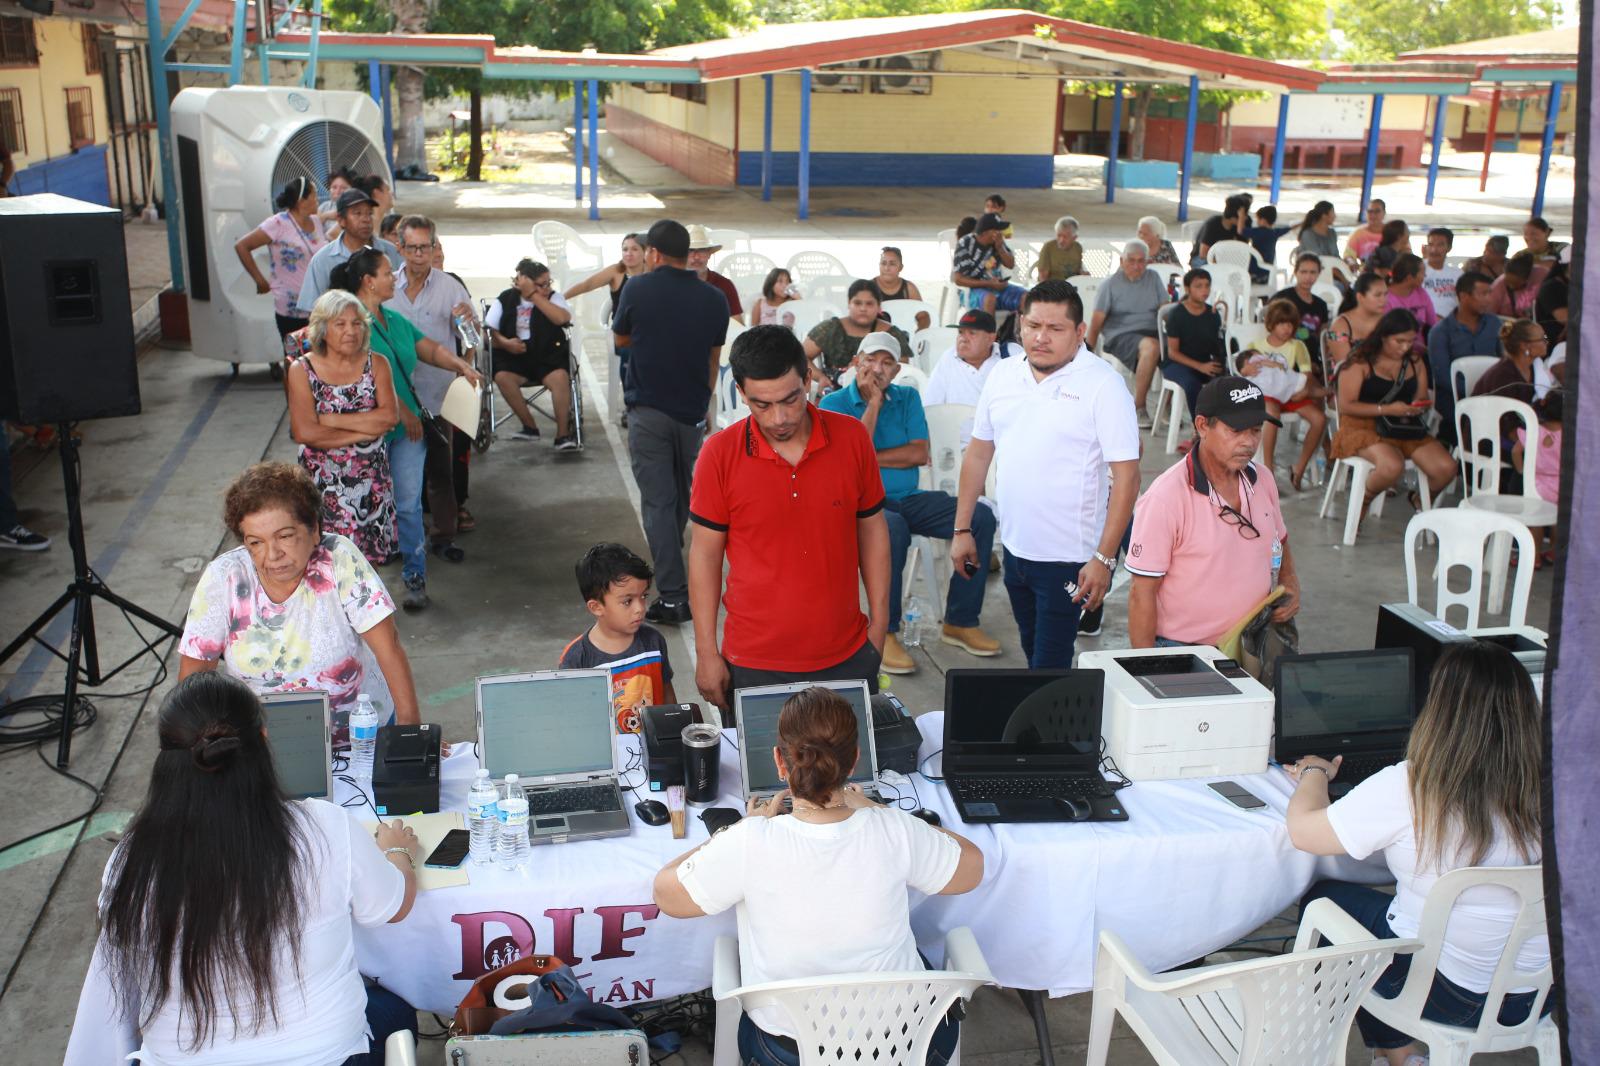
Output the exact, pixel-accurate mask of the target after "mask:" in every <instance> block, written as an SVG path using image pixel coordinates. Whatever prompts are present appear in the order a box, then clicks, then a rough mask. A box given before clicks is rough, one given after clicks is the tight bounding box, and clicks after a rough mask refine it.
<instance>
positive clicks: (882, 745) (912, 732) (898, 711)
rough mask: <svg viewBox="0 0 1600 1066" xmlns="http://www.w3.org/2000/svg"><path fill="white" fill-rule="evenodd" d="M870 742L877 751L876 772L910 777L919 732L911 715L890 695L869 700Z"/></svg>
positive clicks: (880, 694)
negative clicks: (877, 770)
mask: <svg viewBox="0 0 1600 1066" xmlns="http://www.w3.org/2000/svg"><path fill="white" fill-rule="evenodd" d="M872 743H873V746H874V747H876V748H877V750H878V769H880V770H893V771H894V772H895V773H898V774H906V775H910V774H913V773H916V770H917V749H918V748H920V747H922V732H921V731H920V730H919V729H917V723H916V722H914V721H912V719H911V712H910V711H908V710H906V705H905V704H903V703H901V702H900V698H899V697H898V696H896V695H895V694H894V693H892V692H880V693H878V694H877V695H876V696H874V697H872Z"/></svg>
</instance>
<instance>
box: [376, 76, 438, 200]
mask: <svg viewBox="0 0 1600 1066" xmlns="http://www.w3.org/2000/svg"><path fill="white" fill-rule="evenodd" d="M393 69H394V68H392V67H390V66H389V64H387V63H379V64H378V92H379V93H380V94H381V96H382V100H381V101H380V103H381V104H382V106H383V161H384V162H385V163H388V164H389V173H391V174H393V173H394V105H393V104H392V103H391V102H390V99H389V74H390V71H392V70H393ZM424 154H426V153H424ZM423 168H424V169H426V168H427V160H426V159H424V160H423Z"/></svg>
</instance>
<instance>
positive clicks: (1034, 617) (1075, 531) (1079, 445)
mask: <svg viewBox="0 0 1600 1066" xmlns="http://www.w3.org/2000/svg"><path fill="white" fill-rule="evenodd" d="M1020 313H1021V316H1022V318H1021V323H1022V328H1021V332H1020V336H1021V337H1022V348H1023V352H1024V356H1025V357H1024V358H1022V359H1005V360H1002V361H1001V362H1000V364H999V365H998V366H996V367H995V368H994V370H993V371H991V372H990V374H989V380H988V381H987V382H986V383H985V384H984V387H983V394H982V396H981V397H979V399H978V411H977V415H976V417H975V418H974V420H973V425H972V441H971V443H970V444H968V446H967V455H966V459H965V460H964V461H963V462H962V465H961V489H960V499H959V501H958V502H957V504H956V522H955V531H954V533H955V535H954V537H953V538H952V540H951V542H950V561H951V562H952V563H954V564H955V566H956V568H957V570H958V571H964V572H968V573H970V572H971V571H970V570H967V567H969V566H970V567H973V568H976V567H977V566H978V565H980V563H981V562H982V560H980V559H979V558H978V551H977V547H976V545H975V543H974V541H973V538H972V531H971V528H970V527H971V525H972V515H973V511H974V509H975V508H976V507H977V503H978V494H979V493H980V492H981V491H982V490H983V484H984V479H985V478H986V477H987V476H988V473H989V465H990V463H992V462H996V461H998V462H999V464H1000V469H999V476H998V479H997V482H996V497H997V499H998V501H999V504H1000V543H1001V545H1002V546H1003V547H1004V549H1005V585H1006V593H1007V594H1008V595H1009V596H1010V597H1011V611H1012V614H1013V615H1015V616H1016V620H1017V629H1018V631H1019V633H1020V634H1021V637H1022V647H1023V650H1024V651H1025V653H1026V654H1027V656H1028V666H1029V667H1031V668H1034V669H1044V668H1052V667H1070V666H1071V665H1072V652H1073V646H1074V644H1075V643H1076V642H1077V638H1078V615H1079V614H1080V613H1081V612H1082V611H1084V610H1094V609H1095V608H1097V607H1099V606H1100V604H1101V602H1102V601H1103V600H1104V599H1105V595H1106V592H1107V591H1108V590H1109V589H1110V588H1111V571H1112V568H1113V567H1115V566H1116V555H1117V546H1118V545H1119V544H1120V543H1121V542H1122V534H1123V532H1124V531H1125V530H1126V529H1127V528H1128V519H1129V517H1130V516H1131V515H1132V514H1133V501H1134V500H1135V498H1137V497H1138V495H1139V425H1138V421H1137V420H1136V418H1135V417H1134V412H1133V398H1132V397H1131V396H1130V395H1128V389H1127V386H1125V385H1124V384H1123V383H1122V378H1121V376H1120V375H1118V373H1117V372H1116V371H1115V370H1113V369H1112V368H1111V366H1110V365H1109V364H1108V363H1106V362H1105V361H1104V360H1102V359H1098V358H1096V357H1095V355H1094V353H1092V352H1091V351H1089V349H1088V348H1086V347H1084V343H1083V336H1084V325H1083V301H1082V300H1080V299H1079V298H1078V291H1077V290H1076V289H1074V288H1073V287H1072V286H1071V285H1069V284H1067V283H1066V282H1064V281H1043V282H1040V283H1039V284H1038V285H1035V286H1034V287H1033V288H1032V289H1030V290H1029V291H1028V293H1027V295H1026V296H1025V297H1024V298H1023V300H1022V306H1021V312H1020ZM1108 464H1109V465H1110V468H1111V486H1110V491H1109V494H1108V492H1107V486H1106V467H1107V465H1108ZM1108 495H1109V500H1108Z"/></svg>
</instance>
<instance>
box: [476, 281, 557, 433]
mask: <svg viewBox="0 0 1600 1066" xmlns="http://www.w3.org/2000/svg"><path fill="white" fill-rule="evenodd" d="M478 303H479V318H478V321H480V322H486V321H487V320H488V317H489V307H490V301H489V300H480V301H478ZM482 333H483V336H482V339H481V341H480V342H479V344H478V348H477V352H476V353H475V355H474V357H473V366H474V368H475V369H476V370H477V371H478V373H479V374H480V375H482V377H483V382H484V388H483V393H482V396H481V398H480V400H479V410H478V432H477V434H476V435H475V436H474V437H473V441H472V444H473V447H474V448H475V449H476V450H477V451H478V453H479V454H480V455H481V454H482V453H484V452H486V451H488V450H489V446H490V445H491V444H493V443H494V441H495V432H496V430H498V429H499V428H500V426H501V425H503V424H504V423H505V421H506V420H507V419H509V418H514V417H515V413H514V412H513V411H512V410H511V407H510V405H509V404H507V403H506V402H505V401H504V400H503V399H501V397H500V386H499V385H498V384H496V383H495V380H494V342H493V340H492V339H491V338H490V336H489V327H488V326H487V325H485V326H483V327H482ZM567 340H568V344H567V353H568V354H567V376H568V378H569V379H570V381H571V383H572V435H573V438H574V439H575V440H576V441H577V442H578V451H580V452H581V451H582V450H583V381H582V377H581V373H582V363H583V358H582V340H581V336H580V337H574V336H573V328H572V327H571V326H568V327H567ZM549 392H550V390H549V389H547V388H545V387H544V385H542V384H538V383H535V382H530V383H528V384H525V385H523V387H522V396H523V399H524V400H526V401H527V403H528V406H529V407H530V408H532V409H533V410H535V411H537V412H539V413H540V414H542V415H544V416H545V417H546V418H548V419H550V420H551V421H552V422H553V421H555V409H554V405H553V404H551V403H550V402H549V399H550V397H549Z"/></svg>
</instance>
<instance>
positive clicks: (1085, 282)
mask: <svg viewBox="0 0 1600 1066" xmlns="http://www.w3.org/2000/svg"><path fill="white" fill-rule="evenodd" d="M1104 280H1105V279H1104V278H1097V277H1095V276H1094V275H1093V274H1074V275H1073V276H1072V277H1070V278H1068V279H1067V284H1068V285H1071V286H1072V287H1073V288H1074V289H1077V290H1078V299H1080V300H1082V301H1083V316H1084V320H1085V321H1087V320H1088V319H1089V318H1090V317H1091V316H1093V314H1094V302H1095V299H1096V298H1097V297H1099V295H1100V283H1101V282H1102V281H1104Z"/></svg>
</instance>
